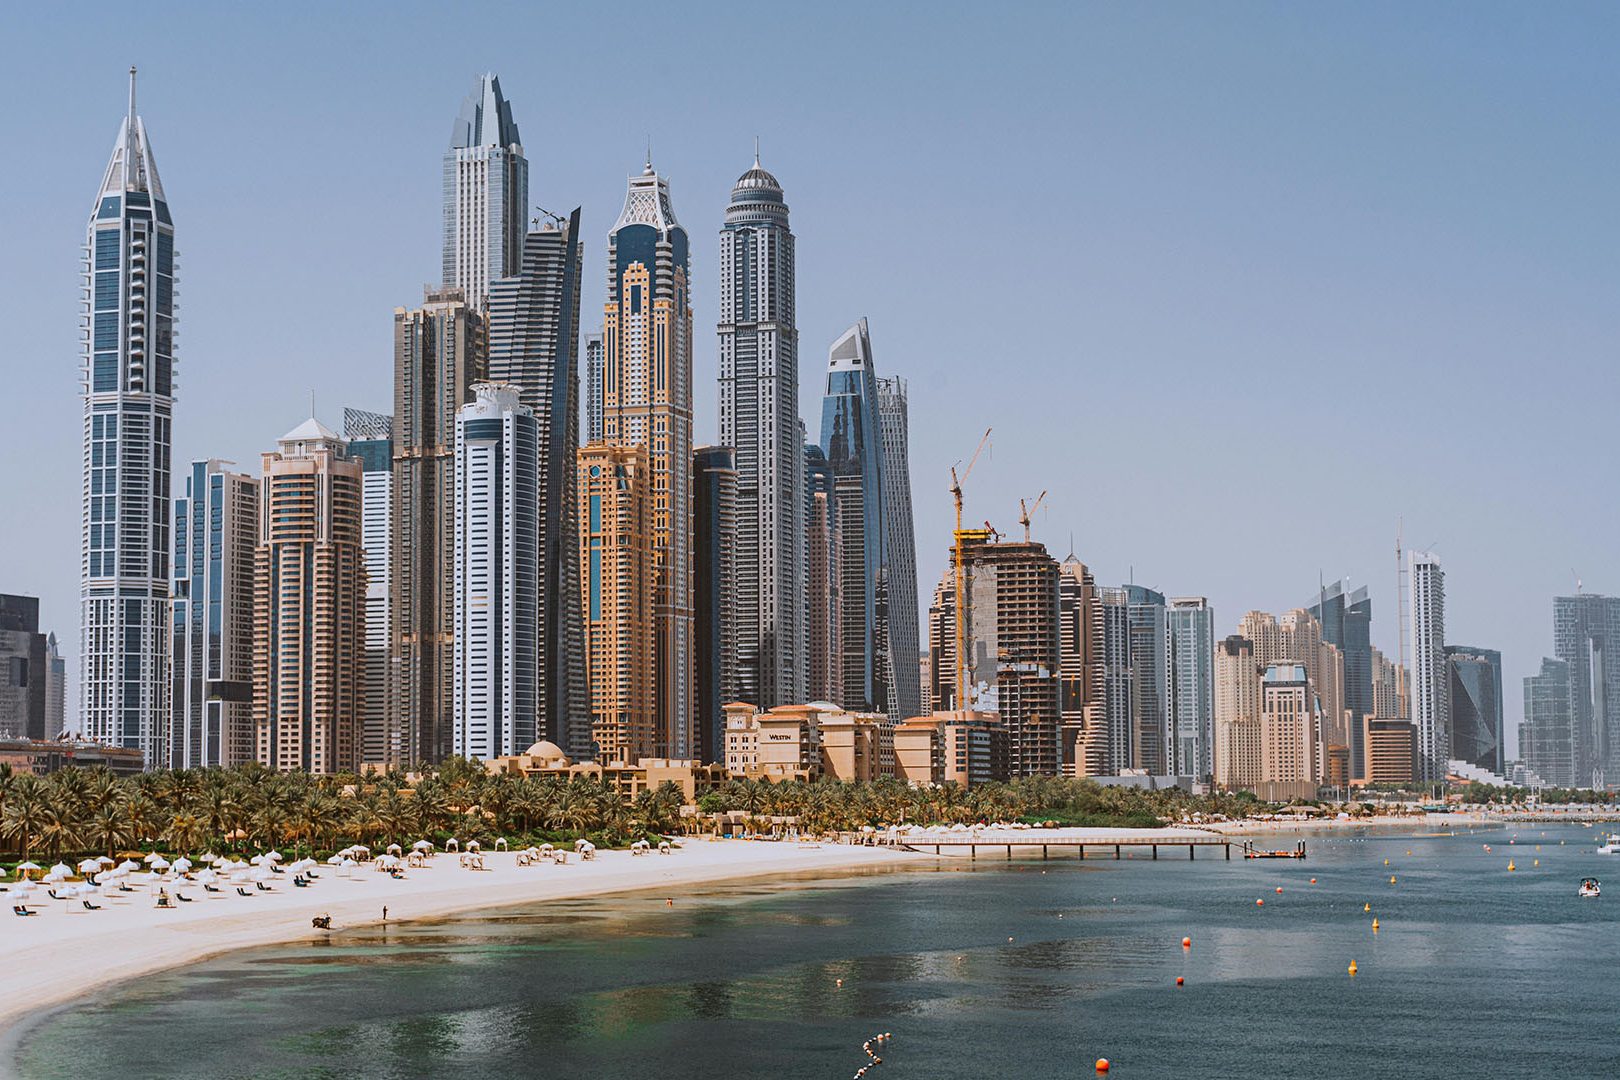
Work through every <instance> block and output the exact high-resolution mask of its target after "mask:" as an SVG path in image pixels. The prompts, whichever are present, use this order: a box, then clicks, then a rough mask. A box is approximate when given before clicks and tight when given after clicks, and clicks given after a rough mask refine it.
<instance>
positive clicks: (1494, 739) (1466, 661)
mask: <svg viewBox="0 0 1620 1080" xmlns="http://www.w3.org/2000/svg"><path fill="white" fill-rule="evenodd" d="M1446 666H1447V669H1448V674H1449V678H1450V679H1451V690H1450V694H1449V698H1450V704H1451V720H1450V725H1449V726H1450V729H1451V757H1452V760H1461V761H1466V762H1468V763H1469V764H1470V765H1475V766H1477V767H1479V768H1481V769H1484V770H1486V771H1487V772H1491V773H1495V774H1496V775H1497V776H1504V775H1505V773H1504V771H1503V770H1504V769H1505V768H1506V766H1507V761H1506V757H1505V755H1504V754H1503V735H1504V732H1503V729H1502V654H1501V653H1500V652H1498V651H1497V650H1495V649H1480V648H1476V647H1474V646H1472V645H1447V646H1446Z"/></svg>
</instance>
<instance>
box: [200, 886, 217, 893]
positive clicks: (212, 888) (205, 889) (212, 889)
mask: <svg viewBox="0 0 1620 1080" xmlns="http://www.w3.org/2000/svg"><path fill="white" fill-rule="evenodd" d="M219 891H220V889H219V886H218V885H204V886H203V892H219Z"/></svg>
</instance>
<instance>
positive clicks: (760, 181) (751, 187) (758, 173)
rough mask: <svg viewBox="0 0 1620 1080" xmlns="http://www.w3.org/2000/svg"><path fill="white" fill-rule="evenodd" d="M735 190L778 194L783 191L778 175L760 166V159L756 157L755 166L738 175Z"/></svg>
mask: <svg viewBox="0 0 1620 1080" xmlns="http://www.w3.org/2000/svg"><path fill="white" fill-rule="evenodd" d="M734 190H735V191H759V190H763V191H770V192H774V193H775V194H777V195H780V194H781V193H782V185H781V184H779V183H777V182H776V177H774V176H772V175H771V174H770V173H768V172H766V171H765V170H764V169H762V168H760V165H759V159H758V158H755V159H754V167H753V168H752V169H749V170H748V171H747V172H745V173H743V174H742V175H741V176H739V177H737V184H736V187H735V189H734Z"/></svg>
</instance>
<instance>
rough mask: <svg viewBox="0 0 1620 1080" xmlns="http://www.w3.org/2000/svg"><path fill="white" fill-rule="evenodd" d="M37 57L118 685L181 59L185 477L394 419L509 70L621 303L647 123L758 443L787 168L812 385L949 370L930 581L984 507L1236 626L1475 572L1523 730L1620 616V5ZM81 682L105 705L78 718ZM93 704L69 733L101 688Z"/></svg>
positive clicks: (246, 16)
mask: <svg viewBox="0 0 1620 1080" xmlns="http://www.w3.org/2000/svg"><path fill="white" fill-rule="evenodd" d="M7 39H8V46H9V47H8V49H7V61H6V63H5V64H4V65H0V100H3V101H5V102H6V103H7V104H6V106H5V107H4V108H3V109H0V145H4V146H6V147H7V148H8V151H7V154H6V168H4V169H3V170H0V295H5V296H7V297H9V298H10V299H9V303H10V313H11V319H10V322H9V324H8V333H7V335H6V341H7V344H6V346H5V349H4V352H5V356H6V359H5V369H4V370H5V372H6V387H7V390H6V392H5V393H4V394H3V395H0V422H3V425H4V430H5V432H6V433H7V444H6V447H7V448H6V451H5V453H6V457H5V468H4V469H3V470H0V506H4V507H5V508H6V513H5V514H4V515H3V517H0V568H3V572H0V591H6V592H15V593H26V594H31V595H37V596H39V597H40V598H41V607H42V618H43V620H44V621H45V622H46V623H47V624H48V625H47V628H48V629H52V630H55V631H56V632H57V633H58V635H59V637H60V638H61V639H62V643H63V647H64V651H65V652H66V653H68V655H69V656H70V661H69V671H70V680H72V681H73V682H75V684H76V678H75V677H74V676H73V675H72V674H71V673H73V672H74V671H75V664H76V660H75V659H72V658H73V657H76V654H77V650H78V601H77V594H78V572H79V571H78V565H79V514H80V505H79V491H80V470H81V465H80V441H81V432H82V420H81V416H82V403H81V399H80V396H79V394H80V391H79V387H78V367H79V362H80V356H79V346H78V334H79V325H78V318H79V314H80V311H79V289H80V284H81V282H80V268H79V257H80V247H81V245H82V243H83V239H84V230H85V224H86V221H87V218H88V215H89V212H90V210H91V208H92V203H93V201H94V197H95V194H96V191H97V187H98V185H99V182H100V180H101V176H102V173H103V171H104V169H105V167H106V164H107V159H108V156H109V153H110V151H111V148H112V143H113V140H114V138H115V136H116V134H117V130H118V125H119V121H120V119H121V118H122V115H123V112H124V108H125V94H126V72H127V69H128V68H129V66H130V65H131V64H136V65H138V66H139V68H140V72H141V74H140V82H139V102H140V112H141V114H142V116H143V118H144V120H145V122H146V126H147V131H148V133H149V135H150V137H151V139H152V143H153V146H154V149H155V153H156V157H157V162H158V168H159V172H160V174H161V176H162V179H163V183H164V187H165V189H166V191H167V193H168V196H169V202H170V206H171V209H172V211H173V214H174V219H175V223H176V230H177V247H178V249H179V251H180V255H181V263H180V304H181V310H180V318H179V340H178V344H179V357H180V365H179V369H178V370H179V374H178V378H179V395H180V400H179V403H178V405H177V406H176V420H175V445H174V460H175V462H176V476H177V478H178V477H179V476H180V473H181V468H180V463H183V462H186V461H190V460H194V459H200V458H208V457H219V458H224V459H227V460H233V461H235V462H237V463H238V464H239V465H240V466H241V467H243V468H244V469H248V470H256V468H257V463H258V455H259V454H261V453H263V452H265V451H267V450H270V449H273V448H274V442H275V439H276V438H277V437H278V436H279V435H281V434H282V433H284V432H285V431H287V430H288V429H290V428H292V427H293V426H295V425H296V424H298V423H299V422H300V421H301V420H303V419H304V418H305V416H306V415H307V414H308V411H309V401H310V395H311V394H312V393H313V395H314V399H315V404H316V411H317V412H318V413H319V415H320V416H321V418H322V419H323V420H325V421H326V422H328V423H329V424H332V425H333V426H337V425H338V423H339V422H340V420H341V415H342V408H343V406H345V405H353V406H357V407H362V408H370V409H374V410H377V411H384V412H386V411H389V410H390V408H391V401H392V391H391V385H392V384H391V379H392V356H391V349H392V343H391V333H392V315H393V310H394V308H395V307H398V306H404V305H414V304H416V303H418V302H419V301H420V299H421V295H422V288H423V286H424V285H425V284H429V283H432V282H435V281H436V280H437V277H438V273H439V244H440V192H441V182H442V181H441V156H442V154H443V152H444V150H445V148H446V145H447V141H448V138H449V135H450V128H451V122H452V121H453V120H454V118H455V116H456V113H457V110H458V108H459V106H460V103H461V100H462V98H463V97H464V96H465V95H466V94H467V93H468V92H469V91H470V90H471V89H472V87H473V84H474V81H475V78H476V76H477V75H478V74H479V73H480V72H483V71H486V70H488V71H494V72H496V73H498V74H499V75H500V77H501V82H502V86H503V88H504V89H505V91H506V94H507V96H508V98H509V99H510V100H511V101H512V106H513V110H514V113H515V116H516V119H517V122H518V124H519V126H520V128H521V131H522V134H523V139H524V149H525V151H526V153H527V156H528V158H529V161H530V195H531V201H533V202H534V203H536V204H537V205H540V206H544V207H546V208H547V209H550V210H567V209H569V208H572V207H573V206H575V205H581V206H583V229H584V233H585V236H586V238H587V242H588V246H587V254H586V275H585V292H584V295H583V299H582V305H581V306H582V322H583V323H584V324H585V325H586V326H591V325H594V324H595V323H596V322H597V321H599V317H600V312H601V304H602V302H603V300H604V298H605V292H606V288H605V281H606V272H605V252H606V234H607V230H608V228H609V227H610V226H611V225H612V223H613V221H614V220H615V219H616V217H617V216H618V212H619V209H620V207H621V206H622V204H623V198H624V188H625V179H626V177H627V176H628V175H630V174H632V173H635V172H638V171H639V169H640V166H641V162H642V158H643V155H644V153H645V152H646V147H647V144H648V140H649V139H650V141H651V147H652V157H653V162H654V164H655V166H656V167H657V168H658V170H659V171H660V172H661V173H663V174H665V175H666V176H667V177H669V180H670V185H671V191H672V197H673V201H674V206H675V212H676V215H677V217H678V218H679V220H680V221H681V223H682V224H683V225H684V226H685V227H686V229H687V231H688V233H689V234H690V236H691V240H692V269H693V275H694V276H693V282H694V284H693V289H692V294H693V309H694V314H693V318H694V325H695V327H696V334H695V340H696V348H695V350H694V368H695V385H696V387H697V401H696V406H697V417H696V430H697V436H698V439H699V441H708V440H712V439H714V438H715V436H716V433H717V429H716V412H717V406H716V403H717V399H718V390H717V387H716V384H715V375H716V370H717V364H716V345H715V337H714V332H713V327H714V324H715V318H716V312H717V293H718V269H717V264H718V230H719V227H720V224H721V221H722V217H723V214H724V208H725V205H726V201H727V197H728V195H729V192H730V188H731V185H732V184H733V183H734V181H735V180H736V178H737V176H738V175H739V174H741V173H742V172H743V171H744V170H745V169H747V168H748V167H749V166H750V165H751V164H752V153H753V140H754V138H755V136H758V137H759V139H760V144H761V153H762V159H763V163H764V165H765V167H766V168H768V169H770V170H771V171H772V172H773V173H774V174H775V175H776V176H777V177H778V179H779V180H780V181H781V182H782V185H783V187H784V188H785V190H786V195H787V200H788V203H789V205H790V207H791V210H792V225H793V229H794V232H795V234H796V235H797V241H798V267H797V277H798V298H797V299H798V315H799V334H800V400H801V406H802V410H803V414H804V416H805V418H806V421H807V424H808V426H809V428H810V430H811V431H812V432H815V431H817V430H818V429H819V424H820V394H821V391H822V386H823V373H824V370H825V364H826V354H827V348H828V346H829V345H830V344H831V342H832V341H833V340H834V339H835V338H836V337H837V336H838V334H839V333H840V332H841V331H843V330H844V329H845V328H846V327H847V326H848V325H849V324H851V323H852V322H854V321H855V320H856V319H857V318H859V317H861V316H866V317H867V318H868V319H869V320H870V324H871V332H872V340H873V349H874V357H875V363H876V366H877V369H878V372H879V374H882V375H899V376H902V377H904V378H905V379H907V380H908V381H909V384H910V405H911V447H910V449H911V480H912V488H913V498H914V502H915V506H916V519H917V537H918V577H919V594H920V597H921V599H922V601H923V603H924V605H926V603H927V600H928V598H929V596H930V595H931V593H932V591H933V586H934V584H935V583H936V582H937V580H938V577H939V575H940V574H941V573H942V572H943V571H944V569H945V566H946V557H947V549H948V546H949V543H950V528H951V506H950V498H949V494H948V491H947V488H948V485H949V468H950V466H951V465H952V463H954V462H957V461H960V460H963V459H965V458H966V457H968V456H969V455H970V454H971V453H972V451H973V449H974V446H975V444H976V443H977V442H978V439H979V436H980V435H981V434H982V433H983V431H984V430H985V429H986V428H993V429H994V435H993V436H992V448H991V449H990V450H989V451H987V453H986V455H985V457H984V459H982V460H981V461H980V463H979V464H978V467H977V468H976V469H975V471H974V473H973V475H972V478H971V480H970V481H969V484H968V488H967V518H968V520H969V521H970V522H975V523H976V522H979V521H981V520H989V521H991V522H992V523H994V524H995V525H996V526H997V527H998V528H1000V529H1002V530H1003V531H1006V532H1009V533H1010V532H1013V531H1015V530H1016V529H1017V528H1018V526H1017V523H1016V519H1017V515H1018V499H1019V498H1020V497H1024V498H1028V499H1030V500H1033V499H1034V497H1035V496H1036V495H1038V494H1039V493H1040V492H1041V491H1043V490H1045V491H1046V492H1047V495H1046V501H1045V505H1044V506H1043V508H1042V509H1041V510H1040V511H1039V512H1038V513H1037V514H1036V515H1035V520H1034V536H1035V538H1036V539H1037V540H1041V541H1043V542H1045V543H1046V544H1047V545H1048V546H1049V547H1050V548H1051V549H1052V550H1053V552H1054V554H1057V555H1059V556H1062V555H1064V554H1067V553H1068V552H1069V551H1070V549H1071V545H1072V550H1073V551H1074V552H1075V553H1076V554H1077V555H1078V556H1079V557H1080V558H1082V559H1083V560H1084V561H1086V562H1087V563H1088V564H1089V565H1090V566H1091V567H1092V568H1093V570H1094V571H1095V572H1096V574H1097V577H1098V580H1099V581H1100V582H1102V583H1104V584H1118V583H1123V582H1125V581H1128V580H1134V581H1136V582H1138V583H1141V584H1146V585H1150V586H1153V587H1155V588H1159V589H1161V590H1163V591H1164V592H1165V593H1167V594H1169V595H1176V596H1206V597H1208V598H1209V599H1210V601H1211V603H1212V604H1213V606H1214V608H1215V618H1216V626H1217V630H1218V632H1219V633H1221V634H1223V635H1224V634H1226V633H1231V632H1233V631H1234V630H1235V628H1236V625H1237V622H1238V620H1239V618H1240V617H1241V616H1242V615H1243V613H1244V612H1245V611H1248V610H1250V609H1261V610H1268V611H1275V612H1282V611H1285V610H1287V609H1289V608H1292V607H1296V606H1299V605H1302V604H1304V603H1306V602H1307V601H1308V600H1309V599H1310V597H1311V596H1312V595H1313V593H1314V592H1315V590H1316V587H1317V583H1318V580H1319V579H1320V578H1322V577H1325V578H1326V579H1328V580H1330V581H1331V580H1333V579H1335V578H1339V577H1349V578H1351V579H1352V581H1353V582H1354V583H1356V584H1365V585H1367V586H1369V588H1370V589H1371V592H1372V597H1373V606H1374V619H1373V634H1374V642H1375V644H1377V645H1378V646H1380V647H1381V648H1383V649H1384V650H1385V651H1386V652H1387V653H1389V654H1391V655H1394V653H1395V649H1396V620H1395V588H1396V584H1395V583H1396V571H1395V565H1396V564H1395V543H1396V536H1397V531H1398V530H1401V531H1403V532H1404V536H1405V540H1406V543H1407V546H1408V547H1415V548H1431V549H1432V550H1434V551H1436V552H1437V553H1438V554H1439V555H1440V556H1441V558H1442V559H1443V561H1444V565H1445V568H1446V573H1447V579H1446V589H1447V597H1446V600H1447V612H1446V620H1447V639H1448V641H1451V642H1454V643H1465V644H1471V645H1476V646H1484V647H1494V648H1499V649H1501V650H1502V653H1503V663H1504V683H1505V688H1506V699H1507V709H1506V711H1507V714H1508V718H1509V724H1510V725H1512V724H1514V723H1516V721H1517V718H1518V716H1519V714H1520V711H1521V680H1522V678H1523V676H1525V675H1527V674H1530V673H1532V672H1534V671H1535V670H1536V668H1537V666H1538V664H1539V660H1540V657H1541V656H1542V655H1544V654H1546V653H1548V652H1550V650H1551V635H1552V605H1551V599H1550V598H1551V597H1552V596H1553V595H1555V594H1562V593H1569V592H1571V591H1573V590H1574V588H1575V582H1576V578H1577V577H1578V578H1580V579H1581V580H1582V581H1583V583H1584V585H1583V587H1584V588H1585V589H1586V591H1589V592H1608V593H1620V500H1617V499H1616V498H1615V495H1616V474H1617V471H1616V464H1617V462H1616V446H1617V445H1620V441H1617V439H1616V437H1615V435H1614V431H1615V420H1616V417H1617V415H1620V376H1617V375H1616V373H1615V365H1616V360H1617V352H1620V349H1617V344H1616V343H1617V340H1620V334H1617V330H1620V325H1617V323H1620V213H1617V201H1616V190H1617V186H1620V184H1617V181H1620V67H1617V66H1616V65H1615V64H1614V62H1613V57H1614V55H1615V53H1616V51H1617V47H1620V8H1617V7H1615V6H1613V5H1606V4H1597V3H1579V2H1576V3H1567V4H1560V5H1557V6H1547V5H1541V6H1537V5H1504V4H1494V3H1466V4H1463V3H1438V2H1437V3H1430V4H1422V5H1412V4H1405V3H1357V4H1334V3H1324V4H1311V5H1298V4H1281V3H1279V4H1269V3H1261V2H1244V3H1226V4H1209V3H1143V4H1117V3H1116V4H1102V5H1097V4H1089V3H1077V2H1076V3H1055V4H1028V3H1025V4H1020V3H1002V4H997V5H970V4H957V3H945V2H935V3H928V4H904V3H885V4H870V3H819V4H814V5H804V6H802V7H789V6H786V5H782V6H772V5H763V4H758V5H750V6H747V7H745V8H739V7H738V6H737V5H736V4H707V3H696V4H690V5H656V6H651V5H645V6H643V5H630V6H625V5H619V6H615V7H599V6H598V5H556V6H555V7H545V8H543V7H541V6H539V5H532V4H511V5H506V4H476V5H475V4H468V5H458V6H456V7H455V8H453V9H449V8H445V7H444V6H442V5H439V4H416V3H394V4H380V3H364V2H354V3H347V4H341V5H314V4H304V5H300V4H285V5H274V6H260V7H249V6H242V5H228V6H217V7H216V6H212V5H202V4H195V5H187V4H175V5H164V6H160V7H156V8H150V9H146V10H143V14H142V17H141V18H139V19H131V18H129V17H128V9H127V6H113V5H110V4H108V5H101V4H92V3H81V4H73V5H35V6H33V7H30V8H28V9H26V10H23V9H18V10H15V11H13V12H11V13H10V15H9V17H8V26H7ZM75 697H76V691H75V690H73V689H70V701H73V700H75ZM70 708H71V706H70Z"/></svg>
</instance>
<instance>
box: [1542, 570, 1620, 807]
mask: <svg viewBox="0 0 1620 1080" xmlns="http://www.w3.org/2000/svg"><path fill="white" fill-rule="evenodd" d="M1553 655H1554V656H1555V657H1557V658H1558V659H1560V660H1562V661H1564V663H1566V664H1568V665H1569V678H1570V689H1569V695H1570V710H1571V717H1572V720H1571V722H1572V725H1573V727H1572V732H1571V734H1572V737H1573V739H1574V753H1575V771H1576V781H1577V783H1579V784H1580V786H1582V787H1586V786H1589V785H1590V786H1595V787H1602V786H1604V784H1605V783H1608V782H1611V781H1617V780H1620V597H1612V596H1598V595H1596V594H1593V593H1578V594H1576V595H1575V596H1558V597H1554V598H1553ZM1542 776H1543V778H1545V777H1546V774H1545V773H1543V774H1542ZM1548 782H1549V783H1551V781H1550V780H1549V781H1548Z"/></svg>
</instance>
